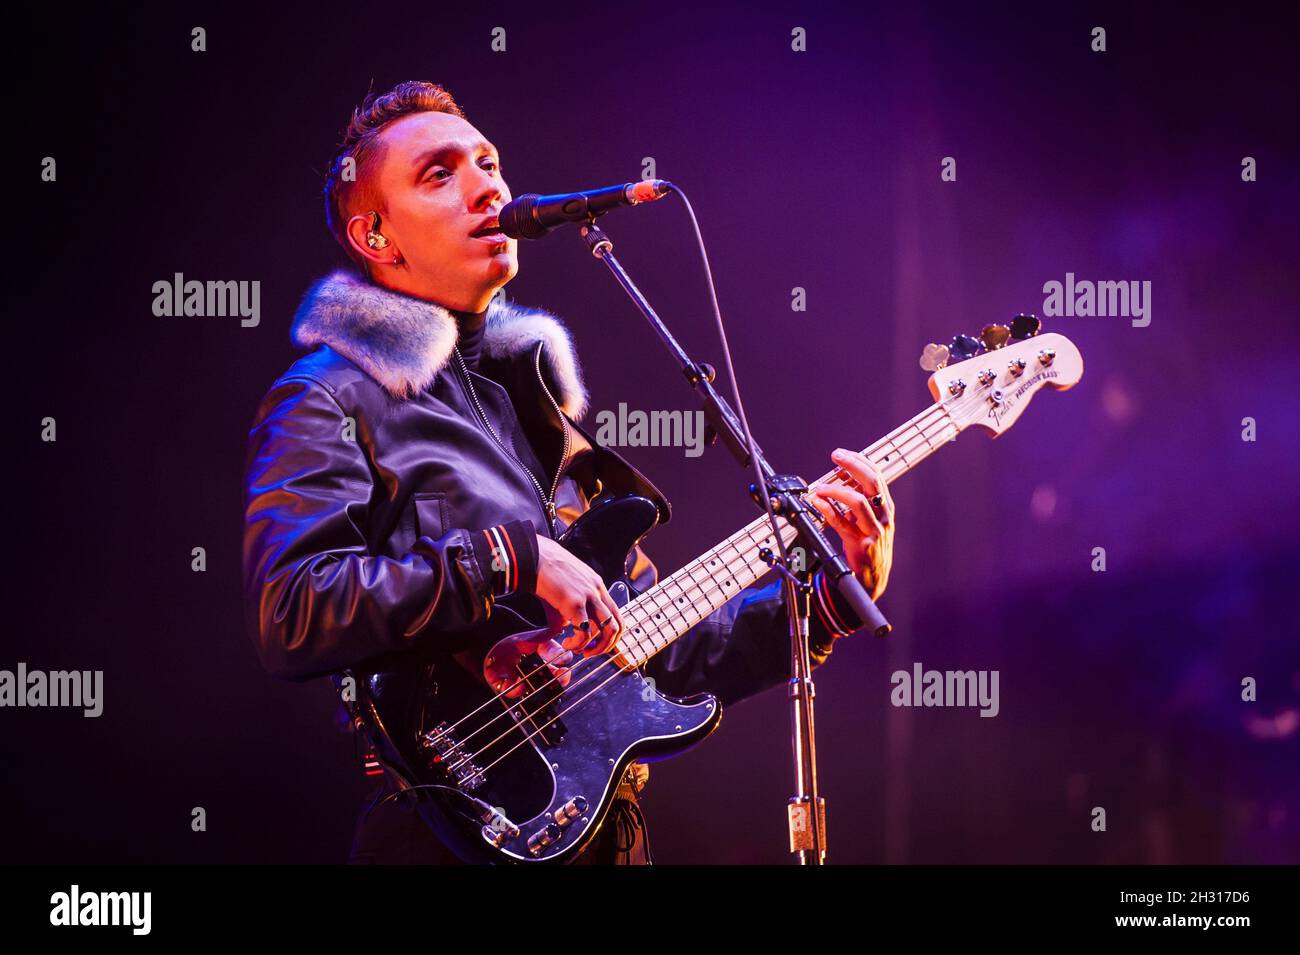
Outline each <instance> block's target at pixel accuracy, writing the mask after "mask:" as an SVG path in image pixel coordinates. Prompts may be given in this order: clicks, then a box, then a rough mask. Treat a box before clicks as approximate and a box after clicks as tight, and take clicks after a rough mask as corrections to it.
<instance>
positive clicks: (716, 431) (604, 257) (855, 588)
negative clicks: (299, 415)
mask: <svg viewBox="0 0 1300 955" xmlns="http://www.w3.org/2000/svg"><path fill="white" fill-rule="evenodd" d="M580 232H581V235H582V238H583V240H584V241H585V242H586V243H587V248H588V249H590V250H591V254H592V255H593V256H595V257H596V258H597V259H600V261H602V262H604V263H605V265H606V266H608V268H609V271H610V272H611V273H612V274H613V276H614V278H615V279H616V280H617V281H618V284H619V285H621V286H622V287H623V290H624V291H625V292H627V294H628V297H629V298H631V299H632V302H633V304H634V305H636V307H637V308H638V309H639V310H640V312H641V314H642V315H644V316H645V318H646V320H647V321H648V322H649V323H650V327H651V328H653V329H654V331H655V333H656V334H657V335H658V336H659V338H660V340H661V341H662V342H663V344H664V347H666V348H667V349H668V351H669V353H670V354H671V355H672V356H673V357H674V358H675V359H676V360H677V363H678V364H679V365H680V366H681V369H682V374H683V375H684V376H685V377H686V380H687V382H689V383H690V385H691V387H693V388H694V389H695V391H696V392H697V393H698V395H699V397H700V400H701V403H702V404H703V406H704V415H705V418H706V419H707V420H708V422H709V431H711V432H712V434H713V436H714V437H718V436H720V437H721V438H722V441H723V443H724V444H725V445H726V446H727V448H728V449H729V450H730V451H731V453H732V455H733V456H734V457H735V458H736V460H737V461H738V462H740V464H741V466H742V467H746V468H751V469H752V468H753V466H754V462H755V461H757V463H758V468H759V473H760V474H761V475H762V477H763V483H764V485H765V487H764V489H763V491H764V492H765V493H766V495H767V498H768V499H769V500H770V501H771V504H772V510H773V511H774V512H775V513H777V514H779V515H781V516H782V517H784V518H785V520H786V521H787V522H788V523H790V524H791V525H792V526H794V528H795V529H796V530H797V531H798V534H799V539H800V540H801V541H803V542H804V544H805V545H806V546H807V547H808V549H809V550H810V551H811V552H812V553H814V554H815V555H816V556H817V557H818V558H819V559H820V560H821V561H822V564H823V567H824V569H825V572H826V576H827V578H828V579H830V580H832V581H833V582H834V585H835V587H836V589H837V590H838V591H839V592H840V593H841V594H843V595H844V596H845V598H846V599H847V600H848V601H849V602H850V604H851V605H852V607H853V609H854V610H855V611H857V613H858V616H859V617H860V618H861V619H862V620H863V621H865V625H866V626H868V627H870V628H871V630H872V632H873V633H875V634H876V635H877V636H884V635H885V634H887V633H888V632H889V630H890V625H889V623H888V621H886V620H885V618H884V615H882V614H881V612H880V609H879V608H878V607H877V606H876V605H875V603H874V602H873V601H872V599H871V597H870V596H869V595H868V594H867V592H866V590H864V589H863V587H862V584H861V583H859V582H858V579H857V578H856V577H855V576H854V575H853V573H852V572H851V571H850V570H849V566H848V564H847V563H846V562H845V560H844V558H843V557H842V556H841V555H840V554H839V553H838V552H837V551H836V550H835V549H834V548H833V547H832V546H831V544H830V542H829V541H828V540H826V538H825V537H824V536H823V535H822V533H821V530H820V529H819V528H818V526H817V524H816V522H815V521H814V519H813V515H814V513H815V512H814V511H813V509H812V508H811V507H810V506H809V505H808V503H807V502H806V501H805V500H804V498H803V495H804V493H805V492H806V491H807V490H808V486H807V485H806V484H805V483H804V482H803V480H802V479H800V478H799V477H797V476H795V475H793V474H777V473H776V472H775V471H774V470H773V469H772V467H771V465H770V464H768V462H767V459H766V457H764V455H763V452H762V450H761V449H760V448H759V447H758V442H757V441H755V442H754V445H753V450H754V455H753V457H752V458H751V456H750V449H749V444H748V442H747V441H746V439H745V430H744V428H743V427H742V426H741V423H740V420H739V419H738V418H737V417H736V414H735V412H734V411H733V410H732V409H731V407H730V406H729V405H728V404H727V401H726V399H725V398H723V397H722V396H721V395H720V394H718V392H717V389H715V388H714V387H713V380H714V378H715V377H716V373H715V371H714V369H713V368H712V367H710V366H709V365H707V364H703V363H697V362H694V361H692V360H691V358H690V356H688V355H687V354H686V352H685V351H684V350H683V349H682V347H681V345H679V344H678V343H677V340H676V339H675V338H673V335H672V333H671V332H670V331H669V330H668V327H667V326H666V325H664V323H663V321H662V320H661V319H660V318H659V316H658V315H657V314H656V313H655V310H654V309H653V308H651V306H650V303H649V302H648V301H647V300H646V298H645V296H644V295H642V294H641V290H640V289H638V288H637V287H636V284H635V283H634V282H633V281H632V279H631V277H630V276H629V275H628V274H627V272H626V271H624V269H623V266H622V265H621V264H620V263H619V261H618V259H617V258H615V257H614V243H613V242H612V241H611V240H610V238H609V236H608V235H606V234H605V232H604V231H603V230H602V229H601V228H600V227H599V226H597V225H596V221H595V218H594V217H593V218H592V219H591V220H590V221H588V222H587V223H585V224H584V225H582V226H581V228H580ZM709 443H710V444H711V443H712V440H710V441H709ZM749 492H750V496H751V497H753V498H754V500H755V501H756V502H757V503H758V504H759V506H760V507H761V508H763V510H764V511H766V507H765V506H764V499H763V497H760V496H759V495H760V493H762V492H760V490H759V488H758V487H757V485H756V484H750V486H749ZM778 550H779V548H778ZM760 556H762V558H763V559H764V560H765V561H766V562H767V563H768V565H769V566H772V567H773V568H775V569H776V570H777V571H778V572H779V573H780V574H781V575H782V576H783V577H784V582H785V587H786V597H787V600H786V609H787V611H788V615H789V622H790V658H791V666H790V683H789V697H790V704H791V740H792V749H793V757H794V775H795V794H794V796H792V797H791V798H790V801H789V804H788V806H787V817H788V826H789V834H790V851H791V852H794V853H798V855H799V864H800V865H822V864H824V863H825V861H826V806H825V800H824V799H822V797H821V795H820V791H819V785H818V781H817V747H816V734H815V733H814V727H813V697H814V696H815V695H816V690H815V687H814V686H813V680H812V666H811V662H810V660H809V657H808V634H809V617H810V615H811V610H812V583H811V581H812V575H811V574H809V573H808V572H807V570H806V569H804V567H799V568H798V574H797V575H796V574H795V573H792V572H791V570H790V569H789V568H788V567H786V566H785V565H784V564H783V563H782V561H781V560H780V558H779V557H778V556H777V555H775V554H773V553H772V552H771V551H769V550H768V549H767V548H764V549H763V551H762V552H760Z"/></svg>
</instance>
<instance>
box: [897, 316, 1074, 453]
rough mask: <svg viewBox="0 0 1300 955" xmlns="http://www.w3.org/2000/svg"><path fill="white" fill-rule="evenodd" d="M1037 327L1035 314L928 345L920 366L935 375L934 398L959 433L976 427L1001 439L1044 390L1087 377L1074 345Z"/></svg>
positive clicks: (1068, 386) (931, 387) (1057, 387)
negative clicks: (974, 335) (1008, 325)
mask: <svg viewBox="0 0 1300 955" xmlns="http://www.w3.org/2000/svg"><path fill="white" fill-rule="evenodd" d="M1039 328H1040V323H1039V321H1038V319H1036V318H1034V317H1033V316H1032V315H1017V316H1016V318H1015V319H1014V320H1013V321H1012V323H1011V326H1010V328H1008V327H1007V326H1006V325H987V326H985V328H984V330H983V332H982V333H981V334H980V337H979V338H972V337H971V336H969V335H958V336H957V337H956V338H954V339H953V340H952V342H951V344H950V345H947V346H944V345H934V344H930V345H927V346H926V347H925V351H924V352H923V353H922V355H921V367H922V368H924V369H925V370H926V371H933V372H934V374H933V375H931V376H930V394H932V395H933V396H934V398H935V400H936V401H939V402H942V403H943V404H944V406H945V407H946V408H947V410H948V414H949V415H950V416H951V417H952V420H953V422H954V423H955V424H956V425H957V428H958V429H959V430H965V429H966V428H967V427H970V426H971V425H978V426H979V427H981V428H984V429H985V430H986V431H989V432H991V433H992V434H993V436H994V437H997V436H998V435H999V434H1001V433H1002V432H1003V431H1006V430H1007V429H1008V428H1010V427H1011V426H1012V425H1013V424H1015V422H1016V419H1018V418H1019V417H1020V414H1021V412H1023V411H1024V410H1025V406H1026V405H1028V404H1029V400H1030V399H1031V398H1033V397H1034V395H1035V394H1037V393H1038V392H1039V391H1040V390H1041V389H1043V388H1055V389H1057V390H1064V389H1066V388H1070V387H1072V386H1073V385H1074V384H1075V383H1077V382H1078V380H1079V379H1080V378H1081V377H1082V376H1083V356H1082V355H1080V354H1079V349H1078V348H1077V347H1075V344H1074V342H1072V341H1070V340H1069V339H1068V338H1066V337H1065V336H1064V335H1057V334H1055V333H1049V334H1046V335H1040V334H1038V329H1039Z"/></svg>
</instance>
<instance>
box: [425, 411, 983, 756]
mask: <svg viewBox="0 0 1300 955" xmlns="http://www.w3.org/2000/svg"><path fill="white" fill-rule="evenodd" d="M956 400H957V399H956V398H952V399H948V400H947V401H940V402H935V403H934V404H932V405H931V406H930V407H928V408H927V409H926V410H925V411H923V412H920V413H918V414H917V415H916V416H915V417H914V418H912V419H911V420H909V421H907V422H905V423H904V424H902V425H900V426H899V427H897V428H895V429H894V430H893V431H891V432H889V433H888V434H887V435H885V436H884V437H883V438H881V439H879V440H878V441H876V442H875V443H874V444H872V445H870V446H869V447H868V448H866V449H865V450H864V451H863V452H862V453H863V454H866V455H867V456H868V457H870V456H871V452H872V451H873V450H876V451H880V450H884V448H885V446H887V445H888V446H890V447H892V448H893V452H896V453H897V454H898V455H899V457H900V458H901V459H902V460H903V461H904V462H905V463H906V460H907V451H908V450H914V449H913V448H912V445H915V446H916V449H919V448H920V443H918V442H917V441H916V440H915V438H911V439H909V442H908V443H907V444H905V445H904V449H905V450H900V449H898V447H897V439H898V437H900V436H901V435H902V434H904V433H905V432H907V431H908V430H909V429H911V430H915V431H916V432H917V433H918V434H920V436H921V439H922V442H924V443H925V444H927V445H929V446H930V450H931V451H932V450H934V446H933V444H932V443H931V442H930V440H929V436H927V434H926V431H927V430H929V429H931V428H932V427H933V426H934V425H935V424H940V425H942V423H943V419H944V417H948V418H951V415H950V414H949V413H948V412H947V410H946V408H945V407H944V406H945V405H946V404H949V403H955V401H956ZM927 419H928V420H927ZM940 430H943V429H942V428H940ZM936 433H937V432H936ZM928 454H929V452H927V455H926V456H928ZM885 458H886V464H885V465H883V466H882V467H881V470H882V471H883V470H885V468H886V467H888V466H889V462H888V458H889V455H886V456H885ZM921 460H924V457H922V458H918V459H917V463H920V461H921ZM910 466H911V465H908V467H910ZM841 470H842V469H836V470H834V471H829V472H827V473H826V474H824V475H822V477H821V478H819V479H818V482H820V483H836V480H835V478H834V475H836V474H838V473H840V471H841ZM889 480H892V479H891V478H888V477H887V478H886V481H887V482H888V481H889ZM838 483H843V484H847V483H848V482H847V480H844V481H839V482H838ZM762 523H763V520H762V519H761V518H759V519H757V520H755V521H754V522H752V523H751V524H750V525H748V526H747V527H745V528H742V529H741V530H740V531H737V532H736V533H735V534H733V535H732V538H736V537H741V536H750V537H752V535H753V532H754V530H755V529H756V528H757V526H758V525H760V524H762ZM747 532H748V533H747ZM732 538H729V539H728V540H726V541H723V542H722V543H721V544H719V545H718V546H717V548H715V549H714V550H720V549H721V548H722V547H725V546H726V545H727V544H728V543H730V541H731V539H732ZM766 542H767V543H770V542H771V538H770V537H768V538H767V541H766ZM712 553H713V551H707V552H705V554H704V555H702V556H701V557H699V558H697V559H696V560H695V561H693V562H692V563H691V564H687V565H686V566H685V567H683V568H681V569H680V570H678V571H676V572H675V573H674V574H672V575H670V576H669V577H667V578H665V579H664V581H662V586H664V587H666V586H667V585H668V584H670V583H674V582H675V581H674V579H673V578H674V577H676V576H677V575H678V574H686V575H687V576H689V571H690V570H691V567H692V566H693V565H701V564H702V563H703V561H704V558H705V557H707V556H709V555H710V554H712ZM724 566H725V562H724ZM706 573H707V571H706ZM692 583H693V584H697V585H698V582H697V581H695V580H694V579H693V578H692ZM678 587H679V589H682V588H681V587H680V584H679V585H678ZM683 592H684V591H683ZM653 593H654V591H653V590H652V591H650V592H648V593H647V594H642V595H638V597H637V598H636V599H634V600H633V601H631V602H630V603H629V604H628V608H630V609H632V610H635V609H636V606H637V605H638V603H640V602H642V600H643V598H646V597H649V596H650V595H651V594H653ZM702 595H703V594H702ZM646 602H648V601H646ZM658 609H660V610H662V609H663V608H658ZM626 616H627V615H625V619H626ZM705 616H707V614H705ZM701 619H703V617H701ZM697 622H698V621H697ZM693 625H694V624H692V626H693ZM631 629H632V628H630V627H628V628H625V629H624V633H627V632H629V631H630V630H631ZM552 639H553V638H552ZM670 642H671V641H670ZM636 643H637V649H638V650H644V649H645V648H644V647H642V646H640V640H639V639H638V640H637V641H636ZM665 646H667V644H665ZM662 649H664V648H663V647H660V648H656V649H654V650H653V652H652V653H650V654H649V656H653V655H654V654H655V653H658V652H659V651H660V650H662ZM570 652H575V651H570ZM649 656H648V657H647V659H648V658H649ZM581 662H582V661H581V660H578V661H575V662H574V663H572V664H569V665H568V666H566V667H564V670H565V672H566V673H567V672H568V671H569V670H571V669H572V668H573V667H576V666H577V665H579V664H580V663H581ZM548 665H549V664H547V663H545V662H543V663H541V664H540V665H538V666H537V667H535V668H534V669H532V670H531V671H529V672H528V673H526V674H523V675H522V676H520V678H519V679H517V680H515V681H514V682H513V683H511V684H510V685H509V686H506V687H505V688H504V689H501V690H499V691H498V692H497V693H496V694H494V695H493V696H491V697H489V698H488V699H487V700H486V701H484V702H483V703H482V704H480V705H479V706H478V707H476V708H475V709H473V710H471V711H470V712H468V713H466V714H465V715H464V716H462V717H461V718H460V719H458V720H457V721H456V722H455V723H453V724H452V725H451V726H448V727H446V728H445V729H444V730H442V734H450V733H451V732H452V731H453V730H455V729H457V728H458V727H459V726H460V725H461V724H463V723H464V722H465V721H466V720H469V719H471V718H473V717H474V716H476V715H477V714H478V713H479V712H481V711H482V710H483V709H485V708H487V707H489V706H491V705H492V704H493V703H494V702H496V701H498V700H502V701H504V700H507V699H509V697H508V694H509V693H512V692H513V691H514V690H515V689H516V688H518V687H519V686H520V685H521V684H525V683H526V682H527V681H528V680H529V679H531V678H532V677H533V676H534V675H536V674H537V673H539V672H541V671H542V670H543V669H545V668H547V666H548ZM588 676H590V674H589V675H588ZM558 679H559V676H555V677H554V678H553V679H552V680H551V681H549V682H548V683H545V684H542V685H540V686H538V687H536V688H534V689H533V690H532V691H531V692H530V693H528V694H527V695H525V696H523V697H522V698H520V699H518V700H514V701H512V702H510V703H509V704H508V706H507V710H506V711H503V712H502V713H499V714H497V715H496V716H495V717H493V718H492V719H491V720H489V721H488V722H487V723H484V724H483V725H482V726H480V727H478V728H477V729H475V730H474V731H473V732H471V733H470V734H469V735H468V736H466V737H465V739H464V740H460V741H459V743H458V745H461V746H463V745H464V744H465V742H466V741H468V740H469V739H471V738H472V737H473V736H474V735H476V734H478V733H480V732H482V731H483V730H484V729H486V728H487V727H488V726H490V725H491V724H492V723H493V722H495V721H496V720H497V719H501V718H502V717H508V715H509V709H511V708H513V707H515V706H519V705H521V704H523V703H526V702H527V701H528V700H529V699H531V698H532V697H533V696H534V695H536V694H537V693H540V692H543V691H544V690H546V689H548V688H549V687H550V686H551V685H552V684H553V683H554V682H555V681H556V680H558ZM503 705H506V704H504V703H503ZM494 742H495V741H494ZM488 745H489V746H490V745H492V744H491V743H489V744H488ZM484 749H486V747H484ZM471 758H472V757H471Z"/></svg>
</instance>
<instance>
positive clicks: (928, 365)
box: [920, 342, 948, 371]
mask: <svg viewBox="0 0 1300 955" xmlns="http://www.w3.org/2000/svg"><path fill="white" fill-rule="evenodd" d="M920 364H921V367H922V368H924V369H925V370H926V371H938V370H939V369H940V368H942V367H943V366H944V365H946V364H948V346H947V345H936V344H935V343H934V342H930V344H928V345H926V346H925V348H924V349H922V351H921V361H920Z"/></svg>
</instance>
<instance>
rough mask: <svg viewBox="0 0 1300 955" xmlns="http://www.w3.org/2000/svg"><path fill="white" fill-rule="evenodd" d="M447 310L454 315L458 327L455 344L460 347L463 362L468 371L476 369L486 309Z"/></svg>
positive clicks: (485, 320)
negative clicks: (477, 310)
mask: <svg viewBox="0 0 1300 955" xmlns="http://www.w3.org/2000/svg"><path fill="white" fill-rule="evenodd" d="M449 311H451V314H452V315H453V316H455V318H456V327H457V328H458V329H460V335H459V337H458V338H457V340H456V346H457V347H458V348H459V349H460V354H461V357H463V358H464V359H465V364H466V365H468V366H469V369H470V371H478V356H479V351H480V349H481V347H482V345H483V328H484V326H485V325H487V311H486V310H484V311H482V312H457V311H455V310H453V309H449Z"/></svg>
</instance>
